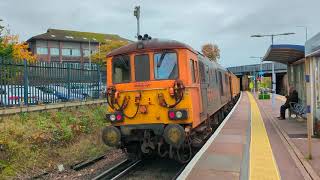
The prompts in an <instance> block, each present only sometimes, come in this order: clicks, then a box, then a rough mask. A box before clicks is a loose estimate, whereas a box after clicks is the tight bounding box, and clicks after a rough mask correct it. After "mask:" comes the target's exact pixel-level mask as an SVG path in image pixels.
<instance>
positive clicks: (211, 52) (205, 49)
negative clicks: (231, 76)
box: [201, 43, 220, 62]
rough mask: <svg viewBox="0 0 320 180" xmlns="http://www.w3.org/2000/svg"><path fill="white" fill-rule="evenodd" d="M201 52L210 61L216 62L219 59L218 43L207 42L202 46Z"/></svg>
mask: <svg viewBox="0 0 320 180" xmlns="http://www.w3.org/2000/svg"><path fill="white" fill-rule="evenodd" d="M201 51H202V53H203V54H204V55H205V56H206V57H208V58H209V59H210V60H211V61H215V62H217V61H218V59H220V49H219V47H218V45H216V44H212V43H208V44H205V45H203V46H202V50H201Z"/></svg>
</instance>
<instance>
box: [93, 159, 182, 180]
mask: <svg viewBox="0 0 320 180" xmlns="http://www.w3.org/2000/svg"><path fill="white" fill-rule="evenodd" d="M184 167H185V165H182V164H180V163H178V162H176V161H174V160H170V159H159V158H147V159H144V160H137V161H129V160H124V161H122V162H120V163H119V164H117V165H115V166H114V167H112V168H110V169H108V170H106V171H104V172H102V173H101V174H99V175H98V176H96V177H94V178H93V180H102V179H112V180H116V179H124V180H135V179H139V180H141V179H146V180H147V179H168V180H171V179H176V178H177V177H178V176H179V174H180V173H181V172H182V171H183V169H184Z"/></svg>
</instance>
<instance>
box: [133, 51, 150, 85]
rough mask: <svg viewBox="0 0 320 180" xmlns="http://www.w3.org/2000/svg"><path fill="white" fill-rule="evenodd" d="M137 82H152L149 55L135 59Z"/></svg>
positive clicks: (138, 56)
mask: <svg viewBox="0 0 320 180" xmlns="http://www.w3.org/2000/svg"><path fill="white" fill-rule="evenodd" d="M134 67H135V78H136V81H137V82H138V81H148V80H150V61H149V55H148V54H142V55H136V56H135V57H134Z"/></svg>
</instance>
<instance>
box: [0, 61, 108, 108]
mask: <svg viewBox="0 0 320 180" xmlns="http://www.w3.org/2000/svg"><path fill="white" fill-rule="evenodd" d="M105 74H106V73H105V71H104V70H103V71H102V70H101V69H100V67H99V66H97V65H95V64H80V63H57V62H51V63H48V62H37V63H28V62H27V61H22V62H21V61H18V62H15V61H13V60H11V59H0V107H10V106H20V105H34V104H43V103H57V102H62V101H73V100H86V99H98V98H101V97H103V96H104V94H105V93H104V92H105V90H106V85H105V82H106V78H105Z"/></svg>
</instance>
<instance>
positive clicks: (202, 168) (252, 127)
mask: <svg viewBox="0 0 320 180" xmlns="http://www.w3.org/2000/svg"><path fill="white" fill-rule="evenodd" d="M275 96H276V97H275V98H274V99H275V100H274V102H273V106H272V100H271V99H270V100H259V99H257V97H256V96H255V94H252V93H250V92H242V93H241V96H240V99H239V101H238V102H237V104H236V105H235V107H234V108H233V110H232V111H231V112H230V113H229V115H228V116H227V117H226V119H225V120H224V121H223V122H222V124H221V125H220V126H219V128H218V129H217V130H216V131H215V133H214V134H213V135H212V136H211V137H210V138H209V140H208V141H207V142H206V144H205V145H204V146H203V148H202V149H201V150H200V151H199V152H198V153H197V154H196V155H195V156H194V158H193V159H192V160H191V161H190V163H189V164H188V165H187V166H186V168H185V169H184V171H183V172H182V173H181V174H180V176H179V177H178V179H201V180H206V179H228V180H229V179H259V180H260V179H275V180H276V179H288V180H289V179H290V180H295V179H297V180H300V179H320V178H319V176H320V139H317V138H313V139H312V148H313V151H312V152H313V154H312V155H313V156H312V157H313V159H312V160H308V159H307V158H306V157H307V147H308V146H307V135H306V134H307V124H306V121H305V120H298V119H286V120H278V119H277V118H276V117H278V116H279V109H280V106H281V105H282V104H283V103H284V101H285V98H284V97H283V96H279V95H275Z"/></svg>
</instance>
